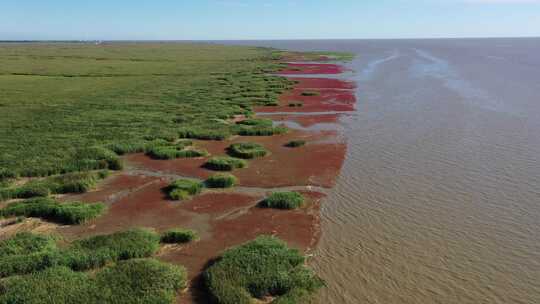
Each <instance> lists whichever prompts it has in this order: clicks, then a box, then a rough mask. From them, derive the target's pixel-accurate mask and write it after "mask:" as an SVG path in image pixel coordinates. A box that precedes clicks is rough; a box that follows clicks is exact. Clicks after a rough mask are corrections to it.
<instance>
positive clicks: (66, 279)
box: [0, 259, 187, 304]
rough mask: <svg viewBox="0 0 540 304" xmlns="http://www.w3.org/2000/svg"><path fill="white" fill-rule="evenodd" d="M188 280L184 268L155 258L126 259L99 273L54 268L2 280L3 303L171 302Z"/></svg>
mask: <svg viewBox="0 0 540 304" xmlns="http://www.w3.org/2000/svg"><path fill="white" fill-rule="evenodd" d="M186 283H187V274H186V271H185V269H184V268H183V267H180V266H173V265H170V264H165V263H162V262H159V261H157V260H154V259H136V260H129V261H123V262H120V263H117V264H115V265H111V266H107V267H105V268H104V269H102V270H99V271H98V272H97V273H96V274H95V276H94V275H91V274H87V273H83V272H74V271H73V270H71V269H69V268H67V267H52V268H49V269H47V270H45V271H42V272H36V273H32V274H29V275H25V276H15V277H12V278H8V279H6V280H3V281H1V282H0V303H5V304H7V303H25V304H56V303H63V304H102V303H118V304H141V303H162V304H168V303H172V302H173V301H174V298H175V295H176V293H177V292H178V291H179V290H181V289H183V288H185V287H186Z"/></svg>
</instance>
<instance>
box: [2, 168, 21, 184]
mask: <svg viewBox="0 0 540 304" xmlns="http://www.w3.org/2000/svg"><path fill="white" fill-rule="evenodd" d="M15 177H17V174H16V173H15V171H13V170H9V169H7V168H0V181H1V180H4V179H10V178H15Z"/></svg>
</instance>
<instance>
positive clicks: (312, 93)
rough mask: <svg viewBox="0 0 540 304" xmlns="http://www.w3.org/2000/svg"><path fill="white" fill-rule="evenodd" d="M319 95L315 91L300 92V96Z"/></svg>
mask: <svg viewBox="0 0 540 304" xmlns="http://www.w3.org/2000/svg"><path fill="white" fill-rule="evenodd" d="M318 95H321V93H319V92H316V91H304V92H302V96H318Z"/></svg>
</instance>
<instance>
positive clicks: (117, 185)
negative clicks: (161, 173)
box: [60, 174, 155, 202]
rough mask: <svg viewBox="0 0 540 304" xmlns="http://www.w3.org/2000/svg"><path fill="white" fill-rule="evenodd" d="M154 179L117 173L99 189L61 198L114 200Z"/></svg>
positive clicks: (97, 200) (95, 200) (71, 199)
mask: <svg viewBox="0 0 540 304" xmlns="http://www.w3.org/2000/svg"><path fill="white" fill-rule="evenodd" d="M154 181H155V178H151V177H147V176H140V175H126V174H116V175H113V176H111V177H109V178H108V179H107V180H105V182H104V183H102V184H101V185H100V187H99V188H98V189H96V190H94V191H92V192H88V193H83V194H79V195H69V196H64V197H62V198H61V199H60V200H66V199H69V200H70V201H73V200H80V201H84V202H113V201H115V200H118V199H119V198H121V197H122V196H124V195H126V194H128V193H129V192H132V191H135V190H137V189H138V188H140V187H143V186H144V185H147V184H148V183H152V182H154Z"/></svg>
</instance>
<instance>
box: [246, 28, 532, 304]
mask: <svg viewBox="0 0 540 304" xmlns="http://www.w3.org/2000/svg"><path fill="white" fill-rule="evenodd" d="M249 43H250V44H255V43H254V42H249ZM257 44H259V45H269V46H274V47H279V48H287V49H295V50H329V51H351V52H355V53H357V54H358V57H357V59H355V61H354V62H352V63H351V64H350V65H351V67H352V68H353V69H354V70H355V71H356V73H355V74H354V76H353V78H354V79H355V80H356V81H357V83H358V91H357V97H358V100H359V102H358V104H357V111H356V113H355V114H354V115H346V116H343V118H342V120H343V121H342V123H343V125H344V132H345V135H346V137H347V140H348V152H347V158H346V161H345V165H344V167H343V169H342V172H341V175H340V178H339V179H338V183H337V186H336V187H335V188H334V189H333V190H331V191H330V194H329V197H328V199H327V200H326V201H325V203H324V205H323V210H322V216H323V224H322V227H323V235H322V239H321V242H320V244H319V247H318V250H317V251H316V252H315V256H314V259H313V265H314V267H315V268H316V270H317V271H318V273H320V274H321V276H323V277H324V279H326V281H327V282H328V287H327V288H325V289H324V290H323V292H322V293H321V296H320V299H319V302H320V303H325V304H327V303H332V304H338V303H339V304H341V303H381V304H392V303H396V304H398V303H399V304H404V303H410V304H413V303H414V304H419V303H430V304H431V303H456V304H458V303H459V304H464V303H471V304H472V303H474V304H478V303H505V304H507V303H531V304H532V303H540V280H539V278H540V159H539V158H540V119H539V118H540V81H539V80H540V39H465V40H458V39H452V40H396V41H391V40H372V41H370V40H357V41H353V40H343V41H341V40H332V41H297V42H291V41H273V42H258V43H257Z"/></svg>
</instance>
